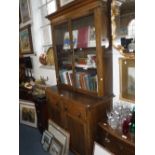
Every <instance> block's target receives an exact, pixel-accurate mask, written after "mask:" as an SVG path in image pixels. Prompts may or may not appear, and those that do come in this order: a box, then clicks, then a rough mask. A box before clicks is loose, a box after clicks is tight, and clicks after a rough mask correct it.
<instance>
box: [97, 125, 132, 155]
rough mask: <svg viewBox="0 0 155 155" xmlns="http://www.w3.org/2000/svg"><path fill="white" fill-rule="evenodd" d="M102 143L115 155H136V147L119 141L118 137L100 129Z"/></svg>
mask: <svg viewBox="0 0 155 155" xmlns="http://www.w3.org/2000/svg"><path fill="white" fill-rule="evenodd" d="M99 138H100V143H101V144H102V145H103V146H104V147H105V148H107V149H108V150H110V151H111V152H113V153H114V154H115V155H134V154H135V150H134V147H133V146H131V145H129V144H127V143H125V142H124V141H122V140H121V139H118V138H117V137H116V136H113V135H112V134H110V132H108V131H106V130H104V128H100V130H99Z"/></svg>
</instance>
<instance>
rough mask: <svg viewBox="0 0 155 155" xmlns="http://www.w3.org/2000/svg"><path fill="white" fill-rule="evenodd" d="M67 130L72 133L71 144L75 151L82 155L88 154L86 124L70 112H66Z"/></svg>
mask: <svg viewBox="0 0 155 155" xmlns="http://www.w3.org/2000/svg"><path fill="white" fill-rule="evenodd" d="M66 119H67V130H68V131H69V133H70V144H71V148H72V149H73V151H75V152H76V153H77V154H80V155H86V154H87V152H86V151H87V148H86V125H85V123H84V122H82V121H80V120H78V119H77V118H75V117H73V116H72V115H70V114H68V113H67V114H66Z"/></svg>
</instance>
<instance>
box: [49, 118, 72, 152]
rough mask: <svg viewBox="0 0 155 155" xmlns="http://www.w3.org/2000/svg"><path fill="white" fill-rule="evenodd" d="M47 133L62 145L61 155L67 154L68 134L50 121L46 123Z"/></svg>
mask: <svg viewBox="0 0 155 155" xmlns="http://www.w3.org/2000/svg"><path fill="white" fill-rule="evenodd" d="M48 131H49V132H50V133H51V134H53V136H54V137H55V139H57V140H58V141H59V142H61V144H62V151H61V154H62V155H68V154H69V141H70V134H69V133H68V132H67V131H65V130H64V129H62V128H61V127H60V126H58V125H57V124H56V123H55V122H53V121H52V120H49V121H48Z"/></svg>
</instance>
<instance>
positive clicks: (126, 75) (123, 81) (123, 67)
mask: <svg viewBox="0 0 155 155" xmlns="http://www.w3.org/2000/svg"><path fill="white" fill-rule="evenodd" d="M119 66H120V99H124V100H128V101H132V102H134V101H135V59H127V58H120V59H119Z"/></svg>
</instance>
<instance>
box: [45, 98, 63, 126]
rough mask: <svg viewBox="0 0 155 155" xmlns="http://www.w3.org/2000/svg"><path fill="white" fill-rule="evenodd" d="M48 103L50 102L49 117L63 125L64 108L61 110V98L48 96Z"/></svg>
mask: <svg viewBox="0 0 155 155" xmlns="http://www.w3.org/2000/svg"><path fill="white" fill-rule="evenodd" d="M47 104H48V113H49V118H50V119H52V120H53V121H54V122H56V123H57V124H58V125H60V126H61V125H62V117H61V115H62V110H61V104H60V101H59V100H54V98H52V97H50V98H49V97H48V98H47Z"/></svg>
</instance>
